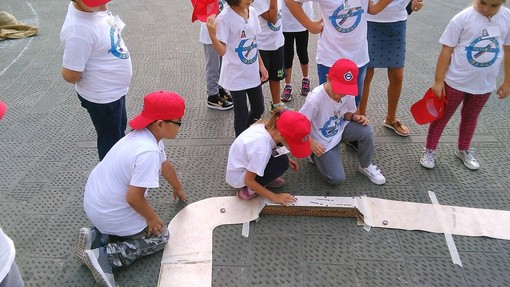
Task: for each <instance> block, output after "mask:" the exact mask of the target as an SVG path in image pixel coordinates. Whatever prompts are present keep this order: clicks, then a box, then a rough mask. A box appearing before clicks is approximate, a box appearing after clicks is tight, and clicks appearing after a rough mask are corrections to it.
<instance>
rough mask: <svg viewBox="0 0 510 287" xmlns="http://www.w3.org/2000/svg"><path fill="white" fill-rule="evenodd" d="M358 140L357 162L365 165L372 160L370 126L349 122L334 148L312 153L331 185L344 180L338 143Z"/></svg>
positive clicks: (372, 142) (372, 150) (371, 133)
mask: <svg viewBox="0 0 510 287" xmlns="http://www.w3.org/2000/svg"><path fill="white" fill-rule="evenodd" d="M355 141H357V142H358V154H359V162H360V164H361V166H363V167H367V166H368V165H370V164H371V162H372V157H373V155H374V150H375V145H374V130H373V129H372V127H371V126H364V125H362V124H360V123H356V122H349V123H348V124H347V126H346V127H345V130H344V132H343V133H342V139H341V140H340V143H338V144H337V145H336V146H335V147H334V148H332V149H330V150H329V151H327V152H325V153H324V154H323V155H321V156H320V157H317V156H315V155H314V154H312V157H313V161H314V162H315V164H316V165H317V168H318V169H319V171H320V173H321V175H322V177H323V178H324V179H325V180H326V182H327V183H329V184H331V185H339V184H342V183H343V182H344V181H345V171H344V165H343V162H342V152H341V150H340V144H341V143H344V142H355Z"/></svg>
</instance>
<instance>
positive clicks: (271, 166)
mask: <svg viewBox="0 0 510 287" xmlns="http://www.w3.org/2000/svg"><path fill="white" fill-rule="evenodd" d="M287 169H289V157H288V156H287V155H285V154H284V155H281V156H279V157H274V156H271V158H270V159H269V162H268V163H267V165H266V168H265V169H264V176H258V175H257V176H256V177H255V181H256V182H258V183H260V185H263V186H266V185H268V183H270V182H271V181H273V180H275V179H276V178H278V177H279V176H281V175H282V174H283V173H284V172H286V171H287Z"/></svg>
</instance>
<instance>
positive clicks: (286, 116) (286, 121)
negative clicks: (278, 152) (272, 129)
mask: <svg viewBox="0 0 510 287" xmlns="http://www.w3.org/2000/svg"><path fill="white" fill-rule="evenodd" d="M276 128H277V129H278V131H279V132H280V134H281V135H282V137H283V138H284V139H285V140H286V141H287V143H288V144H289V149H290V152H291V153H292V154H293V155H294V156H295V157H297V158H303V157H307V156H308V155H310V153H312V148H311V147H310V129H311V128H312V125H311V123H310V121H309V120H308V118H307V117H306V116H305V115H303V114H301V113H299V112H296V111H283V112H282V113H281V114H280V117H279V118H278V119H277V120H276Z"/></svg>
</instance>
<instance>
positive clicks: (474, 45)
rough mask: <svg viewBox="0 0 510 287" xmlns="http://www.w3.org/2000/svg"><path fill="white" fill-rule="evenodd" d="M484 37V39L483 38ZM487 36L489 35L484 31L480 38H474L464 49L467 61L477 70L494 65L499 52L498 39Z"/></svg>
mask: <svg viewBox="0 0 510 287" xmlns="http://www.w3.org/2000/svg"><path fill="white" fill-rule="evenodd" d="M484 36H486V37H485V38H484ZM487 36H489V34H488V33H487V30H485V29H484V30H483V33H482V36H481V37H478V38H476V39H475V40H474V41H473V42H471V44H469V46H467V47H466V57H467V61H468V62H469V63H470V64H471V65H473V66H475V67H477V68H485V67H489V66H491V65H492V64H494V62H496V60H497V59H498V55H499V52H500V50H501V49H500V47H499V42H498V39H496V38H495V37H487Z"/></svg>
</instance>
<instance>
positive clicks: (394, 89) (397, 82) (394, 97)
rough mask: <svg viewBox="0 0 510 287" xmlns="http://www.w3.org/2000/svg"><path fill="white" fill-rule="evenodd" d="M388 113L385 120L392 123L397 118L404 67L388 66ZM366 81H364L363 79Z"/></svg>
mask: <svg viewBox="0 0 510 287" xmlns="http://www.w3.org/2000/svg"><path fill="white" fill-rule="evenodd" d="M388 80H389V82H390V83H389V85H388V113H387V114H386V122H388V123H392V122H394V121H395V120H397V107H398V101H399V99H400V93H401V92H402V82H403V80H404V68H403V67H402V68H388ZM365 82H366V81H365Z"/></svg>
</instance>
